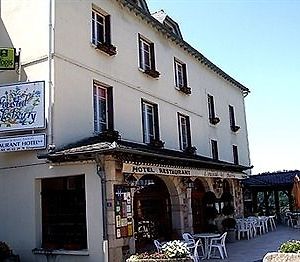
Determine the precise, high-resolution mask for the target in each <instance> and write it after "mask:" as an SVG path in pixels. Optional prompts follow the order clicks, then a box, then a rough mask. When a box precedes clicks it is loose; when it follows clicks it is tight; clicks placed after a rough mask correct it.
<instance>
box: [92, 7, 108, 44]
mask: <svg viewBox="0 0 300 262" xmlns="http://www.w3.org/2000/svg"><path fill="white" fill-rule="evenodd" d="M92 43H93V44H94V45H98V44H103V43H109V44H110V16H109V15H103V14H101V13H99V12H97V11H95V10H92Z"/></svg>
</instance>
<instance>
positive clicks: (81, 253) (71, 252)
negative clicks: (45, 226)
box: [32, 248, 89, 256]
mask: <svg viewBox="0 0 300 262" xmlns="http://www.w3.org/2000/svg"><path fill="white" fill-rule="evenodd" d="M32 253H33V254H34V255H45V256H50V255H51V256H53V255H67V256H89V252H88V250H86V249H83V250H66V249H44V248H35V249H33V250H32Z"/></svg>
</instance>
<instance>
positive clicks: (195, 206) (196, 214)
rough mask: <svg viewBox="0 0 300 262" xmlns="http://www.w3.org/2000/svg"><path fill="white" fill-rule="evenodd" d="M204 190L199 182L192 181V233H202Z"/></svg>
mask: <svg viewBox="0 0 300 262" xmlns="http://www.w3.org/2000/svg"><path fill="white" fill-rule="evenodd" d="M204 194H205V189H204V186H203V184H202V183H201V181H200V180H198V179H196V180H195V181H194V187H193V189H192V212H193V228H194V233H199V232H203V231H204V206H203V196H204Z"/></svg>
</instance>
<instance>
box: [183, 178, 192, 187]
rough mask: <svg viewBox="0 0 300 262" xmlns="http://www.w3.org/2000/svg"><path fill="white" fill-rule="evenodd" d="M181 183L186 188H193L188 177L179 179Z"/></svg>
mask: <svg viewBox="0 0 300 262" xmlns="http://www.w3.org/2000/svg"><path fill="white" fill-rule="evenodd" d="M181 181H182V184H184V186H185V187H187V188H193V187H194V182H193V181H192V179H190V178H189V177H183V178H182V179H181Z"/></svg>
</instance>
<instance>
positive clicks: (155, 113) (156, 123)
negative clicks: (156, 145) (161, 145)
mask: <svg viewBox="0 0 300 262" xmlns="http://www.w3.org/2000/svg"><path fill="white" fill-rule="evenodd" d="M153 108H154V135H155V139H156V140H159V121H158V106H157V105H153Z"/></svg>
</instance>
